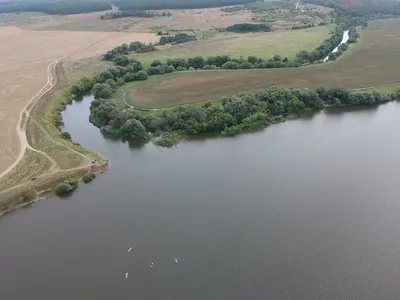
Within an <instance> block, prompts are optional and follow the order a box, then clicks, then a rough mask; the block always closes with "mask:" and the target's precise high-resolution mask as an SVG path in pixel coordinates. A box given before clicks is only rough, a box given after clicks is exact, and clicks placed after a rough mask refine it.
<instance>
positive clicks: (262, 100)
mask: <svg viewBox="0 0 400 300" xmlns="http://www.w3.org/2000/svg"><path fill="white" fill-rule="evenodd" d="M395 99H397V100H398V99H400V93H393V94H383V93H380V92H377V91H373V92H371V93H350V92H349V91H348V90H346V89H344V88H325V87H320V88H317V89H316V90H314V91H304V90H300V89H284V88H279V87H274V88H270V89H267V90H264V91H261V92H256V93H242V94H239V95H235V96H229V97H222V98H221V99H220V101H217V102H206V103H204V104H203V105H192V106H180V107H176V108H171V109H163V110H161V111H155V112H151V113H149V112H140V111H138V110H135V109H134V108H122V107H119V106H117V105H116V104H115V103H114V101H111V100H106V99H102V98H97V99H96V100H94V101H93V102H92V104H91V107H90V122H91V123H92V124H93V125H95V126H96V127H98V128H100V129H101V130H102V131H103V132H105V133H107V134H110V135H113V136H117V137H120V138H122V139H125V140H140V141H144V142H147V141H149V140H150V139H152V138H154V137H160V138H161V141H162V137H171V135H174V136H175V137H176V138H178V139H179V137H181V136H190V135H196V134H201V133H206V132H215V133H219V134H221V135H235V134H238V133H241V132H246V131H254V130H259V129H262V128H265V127H266V126H268V125H270V124H272V123H276V122H280V121H282V120H285V118H287V117H288V116H290V115H295V114H297V113H299V112H301V111H303V110H305V109H321V108H323V107H324V106H325V105H331V106H346V105H372V104H379V103H385V102H388V101H393V100H395ZM159 140H160V139H159ZM170 142H171V143H173V142H176V139H172V140H171V141H170ZM164 145H165V144H164Z"/></svg>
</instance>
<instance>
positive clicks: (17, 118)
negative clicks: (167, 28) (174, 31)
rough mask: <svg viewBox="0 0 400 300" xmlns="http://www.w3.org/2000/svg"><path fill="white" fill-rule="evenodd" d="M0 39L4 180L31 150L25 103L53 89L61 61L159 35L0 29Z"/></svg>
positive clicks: (0, 141) (0, 173) (0, 146)
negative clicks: (56, 69) (55, 69)
mask: <svg viewBox="0 0 400 300" xmlns="http://www.w3.org/2000/svg"><path fill="white" fill-rule="evenodd" d="M0 40H3V41H4V40H6V41H7V43H1V44H0V77H1V78H2V81H1V82H0V177H2V176H4V175H5V174H6V173H8V172H9V171H10V170H11V169H12V168H13V167H14V166H15V165H16V164H17V162H18V161H20V160H21V159H22V157H23V154H24V152H25V149H26V148H27V147H29V145H28V143H27V140H26V135H25V128H26V120H27V117H26V112H28V113H29V111H30V109H31V106H30V105H29V104H33V103H35V102H36V101H37V100H38V99H39V98H40V96H42V95H43V94H44V93H45V92H46V91H48V90H49V89H51V87H52V85H53V84H54V83H53V80H54V79H52V78H53V77H54V76H53V75H52V74H53V73H52V70H54V66H55V64H56V62H57V61H58V60H59V59H60V58H64V59H69V60H75V59H79V58H82V57H88V56H94V55H99V54H102V53H104V52H105V51H107V50H109V49H111V48H113V47H115V46H116V45H119V44H122V43H129V42H132V41H142V42H154V41H156V40H157V37H156V36H155V35H153V34H148V33H117V32H73V31H71V32H60V31H57V32H53V31H30V30H22V29H19V28H16V27H12V26H6V27H0ZM53 72H54V71H53ZM46 74H47V76H46ZM46 78H47V80H46ZM32 95H34V96H32ZM24 112H25V114H24ZM37 151H38V150H36V152H37Z"/></svg>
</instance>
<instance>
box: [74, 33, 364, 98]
mask: <svg viewBox="0 0 400 300" xmlns="http://www.w3.org/2000/svg"><path fill="white" fill-rule="evenodd" d="M342 34H343V30H342V29H341V28H339V29H337V30H336V34H334V35H333V36H332V37H331V39H329V40H327V41H325V42H324V44H323V45H322V46H320V48H317V50H315V51H313V52H311V53H309V52H307V51H300V52H299V53H298V54H297V56H296V59H295V60H293V61H290V60H289V59H288V58H287V57H281V56H280V55H278V54H276V55H274V56H273V57H272V58H270V59H267V60H265V59H263V58H260V57H256V56H248V57H247V58H243V57H240V58H231V57H230V56H229V55H217V56H209V57H207V58H204V57H202V56H197V57H193V58H188V59H184V58H175V59H168V60H167V61H166V62H161V61H159V60H155V61H153V62H152V63H151V65H150V67H148V68H146V69H144V68H143V65H142V63H141V62H139V61H137V60H136V59H133V58H129V57H128V56H127V54H129V53H132V52H137V53H141V52H148V51H154V50H155V47H154V45H152V44H144V43H141V42H132V43H130V44H129V45H127V44H122V45H120V46H118V47H115V48H114V49H112V50H110V51H108V52H107V53H106V54H105V55H104V60H108V61H113V62H114V64H115V65H116V66H115V67H112V68H109V69H108V70H106V71H104V72H101V73H100V74H98V75H97V76H95V77H94V78H92V79H90V78H87V77H84V78H82V79H80V80H79V81H78V82H77V83H76V84H74V85H73V86H72V87H71V93H72V94H73V95H76V96H79V95H83V94H85V93H88V92H90V91H91V90H92V88H93V87H94V86H95V85H96V84H100V85H97V88H96V92H98V93H102V98H109V97H111V95H112V93H113V92H114V91H115V90H116V89H117V87H118V86H121V85H124V84H125V83H126V82H132V81H138V80H140V81H142V80H147V78H148V76H152V75H162V74H168V73H172V72H175V71H186V70H214V69H253V68H258V69H268V68H290V67H299V66H301V65H303V64H305V63H313V62H315V61H316V60H321V59H322V58H324V55H327V54H326V53H329V51H331V50H329V49H331V48H332V47H333V45H335V43H336V41H337V40H339V39H340V41H341V39H342ZM349 36H350V38H349V41H348V43H354V42H356V40H357V38H358V33H357V30H356V29H355V28H353V29H351V30H350V31H349ZM332 40H333V41H332ZM340 41H339V42H338V43H340ZM320 49H321V50H320ZM346 49H347V44H345V45H341V46H340V48H339V51H338V52H337V53H335V54H331V55H330V57H329V58H330V59H332V60H334V59H336V58H337V57H338V56H339V55H341V53H342V52H343V51H345V50H346ZM100 87H102V88H100ZM97 90H99V91H97Z"/></svg>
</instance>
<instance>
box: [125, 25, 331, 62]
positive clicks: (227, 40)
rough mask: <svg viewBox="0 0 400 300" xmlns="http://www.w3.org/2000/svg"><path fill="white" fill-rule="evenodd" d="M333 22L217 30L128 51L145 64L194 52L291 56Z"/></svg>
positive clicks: (322, 37) (313, 43)
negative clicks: (196, 38) (259, 30)
mask: <svg viewBox="0 0 400 300" xmlns="http://www.w3.org/2000/svg"><path fill="white" fill-rule="evenodd" d="M333 28H334V25H327V26H318V27H313V28H309V29H303V30H293V31H277V32H268V33H248V34H238V33H230V32H218V33H215V34H213V35H211V36H210V37H206V38H205V39H204V40H199V41H197V42H191V43H186V44H180V45H173V46H171V45H167V46H163V47H160V48H159V50H158V51H154V52H149V53H143V54H136V55H132V57H134V58H135V59H138V60H139V61H141V62H142V63H143V64H144V65H145V66H148V65H150V63H151V62H152V61H153V60H156V59H158V60H161V61H165V60H167V59H168V58H178V57H179V58H189V57H194V56H211V55H224V54H226V55H230V56H232V57H240V56H244V57H247V56H249V55H254V56H257V57H262V58H271V57H272V56H274V55H275V54H279V55H281V56H282V57H285V56H286V57H288V58H294V57H295V55H296V53H297V52H299V51H300V50H308V51H310V50H313V49H315V48H316V47H318V46H319V45H320V44H321V43H322V42H323V41H324V40H325V39H327V38H329V36H330V32H331V30H332V29H333Z"/></svg>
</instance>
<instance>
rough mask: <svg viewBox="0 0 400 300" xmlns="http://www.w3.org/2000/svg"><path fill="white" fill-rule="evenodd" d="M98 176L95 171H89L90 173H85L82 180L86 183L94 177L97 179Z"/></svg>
mask: <svg viewBox="0 0 400 300" xmlns="http://www.w3.org/2000/svg"><path fill="white" fill-rule="evenodd" d="M95 178H96V175H95V174H94V173H92V172H88V173H86V174H85V175H83V177H82V181H83V182H84V183H89V182H91V181H92V180H93V179H95Z"/></svg>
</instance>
